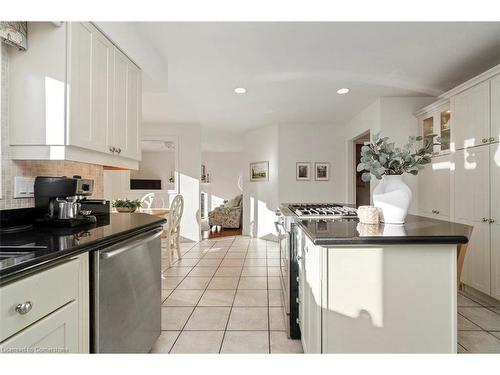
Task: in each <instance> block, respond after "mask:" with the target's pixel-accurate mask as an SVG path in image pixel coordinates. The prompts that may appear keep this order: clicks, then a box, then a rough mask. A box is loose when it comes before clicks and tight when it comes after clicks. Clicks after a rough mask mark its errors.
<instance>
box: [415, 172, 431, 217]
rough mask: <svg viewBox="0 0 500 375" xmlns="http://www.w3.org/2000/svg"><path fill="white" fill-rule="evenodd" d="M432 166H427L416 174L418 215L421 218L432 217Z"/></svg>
mask: <svg viewBox="0 0 500 375" xmlns="http://www.w3.org/2000/svg"><path fill="white" fill-rule="evenodd" d="M433 186H434V182H433V180H432V164H431V165H427V166H426V167H425V168H424V169H422V170H421V171H420V172H419V174H418V204H419V213H420V215H422V216H427V217H432V216H433V215H434V213H433V210H434V206H435V204H434V202H435V199H434V197H435V194H434V191H433Z"/></svg>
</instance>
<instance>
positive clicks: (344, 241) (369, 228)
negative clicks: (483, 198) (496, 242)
mask: <svg viewBox="0 0 500 375" xmlns="http://www.w3.org/2000/svg"><path fill="white" fill-rule="evenodd" d="M298 225H299V227H300V228H301V229H302V230H303V231H304V233H305V234H306V235H307V236H308V237H309V238H310V239H311V241H312V242H313V243H314V244H315V245H319V246H326V247H328V246H338V245H381V244H388V245H392V244H402V245H404V244H464V243H467V242H469V238H470V235H471V233H472V227H471V226H468V225H463V224H458V223H452V222H449V221H443V220H436V219H430V218H426V217H422V216H415V215H408V216H407V218H406V222H405V224H404V225H389V224H378V225H367V224H361V223H359V221H358V219H335V220H317V219H309V220H299V221H298Z"/></svg>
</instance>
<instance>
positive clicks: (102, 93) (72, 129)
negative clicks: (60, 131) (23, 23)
mask: <svg viewBox="0 0 500 375" xmlns="http://www.w3.org/2000/svg"><path fill="white" fill-rule="evenodd" d="M113 49H114V46H113V45H112V44H111V42H110V41H109V40H108V39H107V38H106V37H105V36H104V35H102V34H101V33H100V32H99V31H98V30H97V29H96V28H95V27H94V26H92V25H91V24H90V23H80V22H74V23H72V25H71V44H70V51H71V52H70V53H71V66H70V105H69V114H70V115H69V126H68V144H69V145H72V146H78V147H82V148H85V149H90V150H95V151H100V152H107V134H108V128H109V127H110V126H111V121H112V118H113V117H112V102H113V68H114V65H113Z"/></svg>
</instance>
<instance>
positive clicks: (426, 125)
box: [417, 101, 452, 155]
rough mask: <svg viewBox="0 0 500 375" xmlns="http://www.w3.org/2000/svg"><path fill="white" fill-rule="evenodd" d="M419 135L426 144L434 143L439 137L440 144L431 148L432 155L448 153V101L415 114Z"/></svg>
mask: <svg viewBox="0 0 500 375" xmlns="http://www.w3.org/2000/svg"><path fill="white" fill-rule="evenodd" d="M417 117H418V120H419V125H420V134H421V135H422V137H423V138H424V140H426V141H428V142H436V141H437V140H436V137H441V139H442V141H441V144H439V145H435V146H434V148H433V151H434V155H438V154H445V153H449V152H450V140H451V131H452V130H451V124H452V121H451V110H450V105H449V103H448V101H445V102H444V103H442V104H439V103H438V104H437V105H431V106H428V107H426V109H425V110H423V111H420V112H419V113H418V114H417Z"/></svg>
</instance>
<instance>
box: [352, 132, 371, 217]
mask: <svg viewBox="0 0 500 375" xmlns="http://www.w3.org/2000/svg"><path fill="white" fill-rule="evenodd" d="M369 141H370V131H369V130H368V131H366V132H365V133H363V134H361V135H359V136H358V137H356V138H354V139H353V146H354V147H353V151H354V157H353V161H354V169H353V170H354V204H355V205H356V207H359V206H369V205H370V182H364V181H363V180H362V179H361V175H362V174H363V172H358V171H357V169H356V167H357V166H358V164H359V162H360V160H361V147H363V145H364V143H365V142H369Z"/></svg>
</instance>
